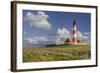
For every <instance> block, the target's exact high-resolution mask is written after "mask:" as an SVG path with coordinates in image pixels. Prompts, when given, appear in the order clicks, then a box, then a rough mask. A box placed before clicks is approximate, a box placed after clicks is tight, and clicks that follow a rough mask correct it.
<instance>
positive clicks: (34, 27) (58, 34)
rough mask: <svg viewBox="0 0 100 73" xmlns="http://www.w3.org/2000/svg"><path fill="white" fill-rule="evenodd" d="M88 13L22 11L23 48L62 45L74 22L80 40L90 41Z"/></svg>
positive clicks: (69, 35)
mask: <svg viewBox="0 0 100 73" xmlns="http://www.w3.org/2000/svg"><path fill="white" fill-rule="evenodd" d="M90 18H91V15H90V13H75V12H73V13H72V12H55V11H35V10H23V47H36V46H37V45H40V46H41V45H45V44H51V43H54V44H62V43H64V41H65V40H66V38H69V37H71V33H72V32H71V30H72V24H73V21H74V20H75V21H76V23H77V27H78V31H77V34H78V35H77V36H78V38H79V39H80V40H88V41H89V40H90V27H91V26H90V24H91V23H90V22H91V20H90Z"/></svg>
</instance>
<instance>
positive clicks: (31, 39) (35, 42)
mask: <svg viewBox="0 0 100 73" xmlns="http://www.w3.org/2000/svg"><path fill="white" fill-rule="evenodd" d="M25 41H27V42H28V43H29V44H38V42H37V40H36V39H33V38H27V39H25Z"/></svg>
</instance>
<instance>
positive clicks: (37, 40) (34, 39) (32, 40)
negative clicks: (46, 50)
mask: <svg viewBox="0 0 100 73" xmlns="http://www.w3.org/2000/svg"><path fill="white" fill-rule="evenodd" d="M25 40H26V42H28V43H30V44H40V42H46V41H48V39H47V38H46V37H43V36H41V37H32V38H26V39H25ZM41 44H43V43H41Z"/></svg>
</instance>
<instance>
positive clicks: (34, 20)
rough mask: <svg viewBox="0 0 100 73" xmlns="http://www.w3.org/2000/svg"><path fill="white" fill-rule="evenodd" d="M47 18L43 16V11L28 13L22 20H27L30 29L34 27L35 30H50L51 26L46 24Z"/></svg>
mask: <svg viewBox="0 0 100 73" xmlns="http://www.w3.org/2000/svg"><path fill="white" fill-rule="evenodd" d="M48 18H49V16H48V15H47V14H45V13H44V12H43V11H38V12H37V14H33V13H32V12H28V13H27V15H26V17H25V18H24V20H28V21H29V22H30V25H31V26H32V27H33V26H34V27H36V28H41V29H45V30H50V29H51V27H52V26H51V24H50V23H49V22H48V20H47V19H48Z"/></svg>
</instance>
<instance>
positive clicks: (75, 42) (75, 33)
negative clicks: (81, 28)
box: [72, 21, 77, 44]
mask: <svg viewBox="0 0 100 73" xmlns="http://www.w3.org/2000/svg"><path fill="white" fill-rule="evenodd" d="M72 38H73V44H77V26H76V21H73V27H72Z"/></svg>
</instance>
